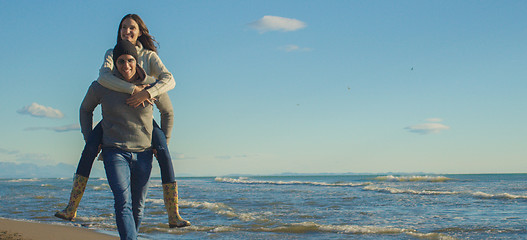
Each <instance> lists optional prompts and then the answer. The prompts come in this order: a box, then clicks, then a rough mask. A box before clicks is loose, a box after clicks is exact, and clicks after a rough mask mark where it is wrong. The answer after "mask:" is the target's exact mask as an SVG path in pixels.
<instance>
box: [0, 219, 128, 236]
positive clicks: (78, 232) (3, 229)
mask: <svg viewBox="0 0 527 240" xmlns="http://www.w3.org/2000/svg"><path fill="white" fill-rule="evenodd" d="M0 239H2V240H71V239H86V240H90V239H93V240H117V239H119V238H118V237H115V236H110V235H107V234H103V233H99V232H96V231H93V230H90V229H87V228H82V227H73V226H63V225H53V224H45V223H35V222H24V221H18V220H10V219H5V218H0Z"/></svg>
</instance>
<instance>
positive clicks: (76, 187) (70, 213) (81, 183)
mask: <svg viewBox="0 0 527 240" xmlns="http://www.w3.org/2000/svg"><path fill="white" fill-rule="evenodd" d="M86 183H88V178H87V177H84V176H81V175H79V174H75V178H73V187H72V189H71V194H70V202H69V203H68V206H67V207H66V208H65V209H64V210H62V211H58V212H56V213H55V217H58V218H62V219H64V220H68V221H73V219H74V218H75V216H77V207H78V206H79V203H80V202H81V199H82V195H83V194H84V190H85V189H86Z"/></svg>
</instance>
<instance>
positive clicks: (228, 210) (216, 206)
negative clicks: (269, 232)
mask: <svg viewBox="0 0 527 240" xmlns="http://www.w3.org/2000/svg"><path fill="white" fill-rule="evenodd" d="M180 204H181V205H182V206H184V207H192V208H201V209H207V210H210V211H212V212H214V213H216V214H220V215H224V216H227V217H231V218H238V219H240V220H242V221H246V222H247V221H253V220H258V219H261V217H260V215H261V214H258V213H250V212H238V211H236V210H235V209H234V208H232V207H229V206H227V205H226V204H224V203H214V202H195V201H185V200H182V201H180Z"/></svg>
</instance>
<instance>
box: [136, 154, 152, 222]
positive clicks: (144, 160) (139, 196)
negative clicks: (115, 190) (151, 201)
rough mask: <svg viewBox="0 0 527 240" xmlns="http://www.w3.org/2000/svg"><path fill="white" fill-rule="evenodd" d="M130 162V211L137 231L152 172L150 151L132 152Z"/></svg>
mask: <svg viewBox="0 0 527 240" xmlns="http://www.w3.org/2000/svg"><path fill="white" fill-rule="evenodd" d="M133 154H134V155H135V157H134V158H133V160H135V161H132V164H131V167H132V168H131V172H132V176H131V189H132V212H133V215H134V220H135V228H136V230H137V232H139V226H141V220H142V219H143V212H144V211H143V210H144V208H145V200H146V195H147V193H148V181H149V180H150V173H151V172H152V159H153V155H152V151H151V150H149V151H145V152H141V153H133Z"/></svg>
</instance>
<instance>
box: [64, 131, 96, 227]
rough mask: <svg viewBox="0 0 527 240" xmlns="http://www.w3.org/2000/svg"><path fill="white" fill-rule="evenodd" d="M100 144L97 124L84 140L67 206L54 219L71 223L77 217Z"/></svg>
mask: <svg viewBox="0 0 527 240" xmlns="http://www.w3.org/2000/svg"><path fill="white" fill-rule="evenodd" d="M101 142H102V126H101V123H99V124H97V126H96V127H95V128H94V129H93V131H92V132H91V134H90V136H89V137H88V139H87V140H86V145H84V150H82V154H81V159H80V160H79V165H78V166H77V172H76V173H75V177H74V178H73V187H72V189H71V193H70V201H69V202H68V206H66V208H65V209H64V210H62V211H58V212H56V213H55V217H58V218H62V219H65V220H69V221H72V220H73V219H74V218H75V216H76V215H77V207H78V206H79V203H80V201H81V199H82V195H83V194H84V190H85V189H86V184H87V183H88V178H89V177H90V172H91V169H92V166H93V161H94V160H95V157H97V154H98V153H99V145H101Z"/></svg>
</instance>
